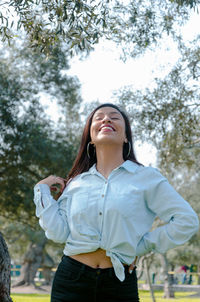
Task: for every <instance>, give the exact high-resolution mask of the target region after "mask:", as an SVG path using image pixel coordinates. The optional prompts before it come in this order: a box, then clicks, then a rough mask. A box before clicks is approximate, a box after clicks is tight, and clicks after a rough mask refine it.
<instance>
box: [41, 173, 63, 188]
mask: <svg viewBox="0 0 200 302" xmlns="http://www.w3.org/2000/svg"><path fill="white" fill-rule="evenodd" d="M38 184H47V185H48V186H49V187H50V188H51V190H52V191H56V190H58V189H57V188H56V187H52V186H53V185H56V184H59V185H61V192H62V191H63V190H64V188H65V186H66V179H64V178H62V177H59V176H55V175H50V176H48V177H47V178H44V179H42V180H41V181H39V182H38Z"/></svg>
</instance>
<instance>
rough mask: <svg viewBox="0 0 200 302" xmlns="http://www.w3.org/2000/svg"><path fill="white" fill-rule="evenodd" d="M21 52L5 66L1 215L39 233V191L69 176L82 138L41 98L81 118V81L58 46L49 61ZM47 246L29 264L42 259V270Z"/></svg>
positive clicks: (0, 71) (0, 70)
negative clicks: (53, 178) (52, 115)
mask: <svg viewBox="0 0 200 302" xmlns="http://www.w3.org/2000/svg"><path fill="white" fill-rule="evenodd" d="M18 48H19V49H18V51H16V49H15V52H14V54H13V53H11V52H10V53H8V51H7V52H6V53H5V55H2V56H1V64H0V66H1V67H0V91H1V102H0V117H1V119H0V120H1V121H0V127H1V136H0V140H1V150H0V179H1V182H0V202H1V215H3V216H4V217H5V218H7V219H9V221H11V220H16V218H17V219H19V217H20V221H21V222H24V223H25V225H26V226H27V225H28V227H27V230H28V228H29V229H31V228H32V230H35V231H37V229H39V226H38V222H37V221H36V218H35V214H34V212H35V207H34V204H33V202H31V200H32V199H33V193H32V190H33V186H34V184H35V183H37V182H38V180H39V179H41V178H44V177H46V176H47V175H49V174H53V173H54V174H57V175H61V176H63V177H65V176H66V175H67V171H68V170H69V169H70V168H71V165H72V162H73V160H74V153H75V150H76V147H77V143H76V144H75V142H76V136H75V135H74V137H73V141H70V138H69V136H68V134H69V133H70V127H71V125H70V124H69V125H67V127H68V131H65V133H64V130H65V129H64V127H63V124H64V121H65V117H63V121H61V120H60V122H59V124H57V125H56V126H55V125H54V124H53V122H52V121H51V120H50V119H49V118H48V117H47V116H46V115H45V112H44V108H43V107H42V106H41V104H40V98H39V97H40V93H41V92H43V93H44V92H45V93H46V95H47V96H48V97H49V98H50V97H52V98H54V99H55V98H56V97H57V98H60V99H59V100H58V103H62V110H63V112H64V113H65V114H66V118H67V117H68V114H69V112H74V114H75V115H76V114H77V110H78V109H79V105H80V102H81V98H80V95H79V87H80V86H79V83H78V82H77V80H76V79H74V78H72V77H68V76H67V69H68V68H69V65H68V62H67V59H66V54H65V53H64V50H63V52H62V50H61V49H59V48H58V47H57V48H56V49H55V50H54V53H53V54H54V55H53V54H52V56H51V58H49V60H48V62H47V61H46V58H45V56H44V55H43V56H42V55H40V56H37V55H36V54H33V53H32V54H31V53H30V52H28V51H27V49H26V48H24V49H22V48H21V47H18ZM22 58H23V60H22ZM38 87H39V92H38ZM61 99H62V100H61ZM70 110H71V111H70ZM76 122H77V123H78V122H79V120H77V121H76ZM74 124H75V121H74ZM72 126H73V125H72ZM73 143H74V144H73ZM43 237H44V234H43ZM32 244H34V240H33V239H32ZM45 244H46V241H44V242H43V244H42V245H40V244H39V243H38V245H37V247H36V246H35V248H34V249H32V255H29V256H30V257H29V256H28V255H26V259H30V258H32V259H36V258H37V265H39V264H41V261H42V257H43V249H44V247H45ZM39 250H40V252H38V251H39ZM33 251H34V252H35V254H33ZM28 254H30V253H28ZM36 254H37V256H36ZM35 257H36V258H35ZM37 265H35V267H34V263H33V262H32V266H31V267H30V265H29V266H26V270H25V273H24V280H26V281H25V282H29V283H31V282H32V281H33V280H31V278H32V279H33V278H34V273H35V272H36V266H37ZM27 268H28V269H27ZM28 270H29V271H30V270H31V271H32V275H30V274H29V271H28ZM27 280H28V281H27Z"/></svg>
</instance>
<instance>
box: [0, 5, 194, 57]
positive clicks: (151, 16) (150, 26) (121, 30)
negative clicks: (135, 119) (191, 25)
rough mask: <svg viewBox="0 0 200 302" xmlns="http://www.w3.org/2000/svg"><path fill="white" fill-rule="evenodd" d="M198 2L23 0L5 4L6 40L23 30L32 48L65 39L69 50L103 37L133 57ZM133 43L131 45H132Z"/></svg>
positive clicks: (1, 29)
mask: <svg viewBox="0 0 200 302" xmlns="http://www.w3.org/2000/svg"><path fill="white" fill-rule="evenodd" d="M198 3H199V1H198V0H191V1H189V0H165V1H161V0H156V1H155V0H146V1H142V0H137V1H132V0H130V1H128V2H127V1H126V2H125V3H124V1H118V0H110V1H109V0H103V1H94V0H88V1H86V0H76V1H66V0H60V1H57V0H51V1H44V0H31V1H30V0H23V1H16V0H11V1H9V2H7V1H5V2H3V3H2V4H1V5H0V8H1V12H0V22H1V26H0V34H1V36H2V39H3V41H5V40H8V41H10V40H11V38H13V37H15V36H19V35H21V34H20V32H24V33H25V35H26V39H27V40H28V43H29V45H30V46H31V47H33V48H37V49H40V51H41V52H45V53H48V54H49V53H51V51H52V48H53V47H54V46H55V45H56V44H57V43H58V42H59V41H64V42H65V44H66V46H67V52H68V53H71V54H74V53H79V52H83V51H86V52H88V51H90V50H91V49H92V48H93V45H94V44H96V43H98V41H99V39H100V38H101V37H105V38H106V39H113V40H114V41H116V42H117V43H118V44H119V45H121V43H122V45H123V48H124V53H125V52H127V51H128V52H129V53H130V54H131V55H132V56H135V55H137V54H138V53H141V52H143V51H144V50H145V49H146V48H147V47H149V46H151V45H152V43H153V44H155V43H156V42H157V41H158V40H159V38H160V37H161V36H162V34H163V32H167V33H171V34H174V32H175V31H174V28H175V27H174V26H175V25H176V24H177V22H178V23H180V22H181V23H183V22H185V20H186V19H187V18H188V15H189V13H190V11H191V8H193V9H197V7H198V6H197V5H198ZM127 44H128V45H127Z"/></svg>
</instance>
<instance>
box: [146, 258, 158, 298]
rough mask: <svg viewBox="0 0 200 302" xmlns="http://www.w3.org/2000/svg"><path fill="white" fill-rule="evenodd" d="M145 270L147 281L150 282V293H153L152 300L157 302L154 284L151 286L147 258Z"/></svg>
mask: <svg viewBox="0 0 200 302" xmlns="http://www.w3.org/2000/svg"><path fill="white" fill-rule="evenodd" d="M145 268H146V275H147V281H148V284H149V289H150V293H151V299H152V301H153V302H156V299H155V296H154V291H153V287H152V284H151V278H150V274H149V265H148V258H146V260H145Z"/></svg>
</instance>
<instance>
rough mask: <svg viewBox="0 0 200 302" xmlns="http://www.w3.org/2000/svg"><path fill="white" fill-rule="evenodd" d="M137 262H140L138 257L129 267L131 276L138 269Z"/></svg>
mask: <svg viewBox="0 0 200 302" xmlns="http://www.w3.org/2000/svg"><path fill="white" fill-rule="evenodd" d="M137 260H138V256H136V257H135V259H134V261H133V262H132V263H131V265H130V266H129V269H128V271H129V273H130V274H131V273H132V272H133V270H134V268H135V267H136V263H137Z"/></svg>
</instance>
